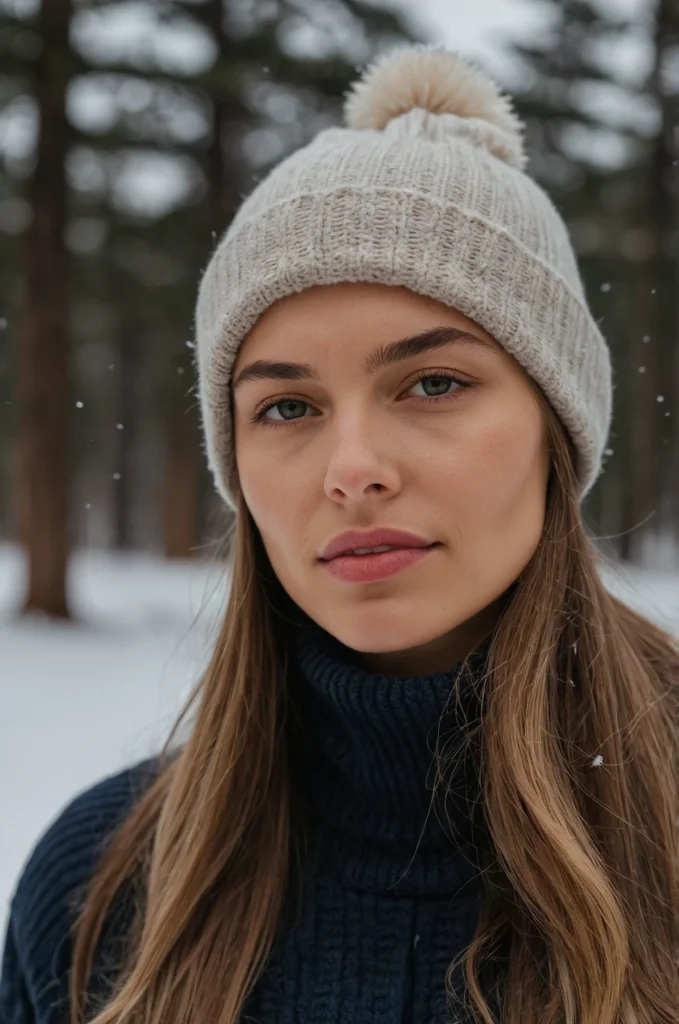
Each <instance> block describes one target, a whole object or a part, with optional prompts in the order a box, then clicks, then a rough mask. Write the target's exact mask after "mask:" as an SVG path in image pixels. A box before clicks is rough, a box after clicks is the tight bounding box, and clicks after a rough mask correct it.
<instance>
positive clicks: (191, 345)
mask: <svg viewBox="0 0 679 1024" xmlns="http://www.w3.org/2000/svg"><path fill="white" fill-rule="evenodd" d="M186 347H187V348H195V347H196V346H195V344H194V343H193V342H192V341H187V342H186Z"/></svg>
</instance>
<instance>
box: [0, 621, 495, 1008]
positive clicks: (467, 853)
mask: <svg viewBox="0 0 679 1024" xmlns="http://www.w3.org/2000/svg"><path fill="white" fill-rule="evenodd" d="M291 647H292V655H293V656H292V658H291V664H290V672H289V679H290V687H291V698H292V704H293V707H294V709H295V723H296V724H295V727H294V728H295V730H296V731H295V742H294V744H293V751H294V754H293V763H292V765H291V768H292V771H293V774H294V778H295V782H296V785H297V786H299V787H300V789H301V792H302V794H303V799H304V803H305V806H306V808H307V811H308V815H309V817H308V820H309V823H310V836H311V838H312V842H311V844H310V849H309V859H308V862H307V864H306V869H305V872H304V876H303V886H304V891H303V893H302V896H303V898H302V901H301V911H300V914H299V917H298V916H297V912H296V906H297V905H296V898H295V899H293V895H295V897H296V894H292V893H291V899H290V904H289V907H288V909H287V911H286V914H285V916H284V927H282V928H281V930H280V934H279V939H278V940H277V943H276V945H275V947H274V949H273V951H272V955H271V958H270V962H269V964H268V965H267V968H266V970H265V972H264V974H263V976H262V977H261V978H260V980H259V981H258V983H257V985H256V987H255V989H254V990H253V992H252V993H251V995H250V997H249V999H248V1002H247V1004H246V1007H245V1011H244V1014H243V1020H244V1021H249V1022H252V1024H254V1022H258V1024H397V1022H398V1024H444V1022H446V1021H448V1020H450V1019H457V1020H460V1021H462V1020H466V1018H465V1017H463V1016H461V1015H460V1016H458V1017H450V1016H449V1015H448V1014H447V1010H446V993H445V985H444V977H445V972H446V969H447V967H448V966H449V964H450V962H451V961H452V960H453V958H454V957H455V956H456V955H457V954H459V953H460V952H461V950H462V948H463V947H464V946H465V945H466V944H467V943H468V942H469V941H470V940H471V938H472V936H473V933H474V929H475V926H476V921H477V918H478V912H479V908H480V899H481V886H480V880H479V869H478V853H479V850H480V843H481V842H482V841H483V837H484V834H485V833H484V830H483V821H482V815H481V814H480V813H479V810H480V804H479V803H477V802H476V800H475V798H476V796H477V791H476V789H475V783H474V781H473V779H474V777H475V776H474V775H473V774H471V775H470V774H469V772H468V768H469V765H468V764H467V763H466V762H467V758H466V757H460V759H459V768H456V770H455V775H454V780H455V779H456V780H457V783H456V785H455V786H454V787H453V788H454V789H456V790H457V797H456V798H455V799H454V801H453V803H452V804H451V807H450V808H449V810H451V811H452V813H453V834H454V836H455V842H453V841H452V839H451V837H450V836H449V835H448V834H446V833H445V832H444V831H443V827H442V826H441V825H440V824H439V821H438V818H437V816H436V814H434V813H433V812H432V813H430V802H431V796H432V794H431V791H430V789H431V783H432V781H433V775H432V768H433V755H434V749H435V743H436V738H437V733H438V730H439V729H442V730H443V732H444V734H445V736H446V737H447V738H451V737H452V738H453V739H454V738H456V737H457V736H459V731H460V729H462V728H464V724H463V723H464V722H465V721H466V720H467V719H468V720H469V721H470V722H472V721H474V720H476V716H477V712H478V708H477V705H476V696H475V693H476V691H475V690H474V687H473V686H472V681H473V680H474V679H475V677H476V673H477V672H478V671H480V669H481V667H482V666H483V664H484V660H485V652H480V653H479V654H477V655H476V656H475V658H474V660H473V662H472V675H470V676H469V677H468V678H465V679H460V680H459V682H460V685H459V693H458V699H457V702H456V703H454V704H453V705H451V707H450V708H449V709H448V711H447V712H446V714H445V715H443V717H442V713H443V712H444V709H445V708H446V702H447V701H448V698H449V696H450V694H451V691H452V690H453V687H454V685H455V682H456V679H457V678H458V670H459V666H458V667H457V668H455V669H453V670H451V671H450V672H441V673H437V674H434V675H430V676H423V677H414V678H397V677H389V676H380V675H376V674H372V673H370V672H367V671H366V670H364V669H363V668H361V667H359V665H358V663H357V660H356V655H355V652H353V651H351V650H350V649H349V648H346V647H344V645H342V644H340V643H339V642H338V641H336V640H335V639H334V638H332V637H331V636H330V635H329V634H327V633H325V632H324V631H323V630H320V629H319V628H318V627H313V628H308V627H305V628H304V629H300V631H299V632H298V633H297V634H295V635H294V636H293V637H292V638H291ZM453 709H454V710H453ZM148 767H149V762H144V763H143V764H142V765H138V766H135V767H134V768H132V769H129V770H128V771H126V772H122V773H120V774H118V775H115V776H113V777H111V778H109V779H106V780H104V781H102V782H100V783H99V784H98V785H97V786H94V787H92V788H91V789H89V790H88V791H86V792H85V793H84V794H81V795H80V796H79V797H78V798H76V799H75V800H74V801H72V802H71V804H70V805H69V806H68V807H67V808H66V810H65V811H63V812H62V814H61V815H60V816H59V817H58V819H57V820H56V821H55V822H54V823H53V824H52V825H51V826H50V828H49V829H48V830H47V832H46V834H45V835H44V836H43V838H42V839H41V840H40V842H39V843H38V844H37V846H36V847H35V849H34V851H33V853H32V855H31V857H30V858H29V860H28V862H27V865H26V867H25V868H24V871H23V873H22V876H21V879H20V881H19V884H18V886H17V889H16V892H15V896H14V900H13V903H12V913H11V917H10V922H9V928H8V932H7V937H6V942H5V951H4V959H3V968H2V979H1V981H0V1020H1V1021H2V1024H64V1021H65V1018H64V1012H65V1007H66V993H67V970H68V962H69V957H70V951H71V945H70V938H69V935H68V928H69V925H70V923H71V921H72V911H71V910H70V909H69V906H70V899H71V897H72V896H73V893H74V891H76V890H77V889H78V887H79V886H82V885H83V884H85V883H86V882H87V880H88V879H89V877H90V876H91V873H92V871H93V868H94V864H95V862H96V856H97V853H98V851H99V850H100V848H101V843H102V841H103V839H104V837H105V836H106V835H107V834H108V833H109V832H110V830H111V829H112V828H113V827H114V826H115V824H117V822H119V821H120V820H121V819H122V818H123V817H124V814H125V813H126V812H127V811H128V810H129V808H130V807H131V805H132V802H133V800H134V798H135V795H136V794H138V793H139V792H141V788H142V781H143V780H144V779H145V778H150V777H151V775H150V773H149V772H148ZM468 805H471V806H472V807H473V808H476V810H475V811H474V810H472V809H470V807H468ZM293 905H294V907H295V910H294V912H293V910H292V907H293ZM124 920H128V918H125V917H124V916H120V915H118V916H117V917H116V923H115V925H113V924H111V922H110V921H109V923H108V925H107V931H106V939H105V942H104V943H103V945H102V948H101V949H100V951H99V954H98V958H97V963H98V964H99V965H101V964H102V963H103V962H104V961H103V959H102V958H105V957H106V956H109V957H110V951H111V949H112V948H113V945H114V943H115V941H116V939H117V938H118V939H119V938H120V928H121V925H120V922H121V921H124ZM97 969H98V970H100V969H101V968H100V967H99V968H97ZM93 991H96V985H95V986H93Z"/></svg>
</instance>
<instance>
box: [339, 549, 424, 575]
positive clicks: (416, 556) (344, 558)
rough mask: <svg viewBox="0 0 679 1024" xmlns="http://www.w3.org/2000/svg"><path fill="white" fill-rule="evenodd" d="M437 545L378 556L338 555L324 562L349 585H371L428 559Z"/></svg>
mask: <svg viewBox="0 0 679 1024" xmlns="http://www.w3.org/2000/svg"><path fill="white" fill-rule="evenodd" d="M434 547H435V545H431V546H430V547H426V548H394V549H393V550H392V551H383V552H382V553H381V554H377V555H337V557H336V558H332V559H330V561H329V562H322V563H321V564H322V565H324V566H325V568H326V569H327V570H328V572H331V573H332V575H333V576H336V577H337V579H339V580H345V581H346V582H348V583H371V582H373V581H374V580H383V579H386V578H387V577H388V576H394V575H395V574H396V573H397V572H401V571H402V570H403V569H407V568H408V567H409V566H411V565H414V563H415V562H420V561H421V560H422V559H423V558H426V557H427V555H428V554H429V552H430V551H433V550H434Z"/></svg>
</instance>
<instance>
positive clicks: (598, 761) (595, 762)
mask: <svg viewBox="0 0 679 1024" xmlns="http://www.w3.org/2000/svg"><path fill="white" fill-rule="evenodd" d="M603 763H604V759H603V757H602V756H601V754H597V756H596V757H595V758H594V760H593V761H592V764H591V767H592V768H599V767H600V766H601V765H602V764H603Z"/></svg>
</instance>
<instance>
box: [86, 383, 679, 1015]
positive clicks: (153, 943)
mask: <svg viewBox="0 0 679 1024" xmlns="http://www.w3.org/2000/svg"><path fill="white" fill-rule="evenodd" d="M540 398H541V403H542V405H543V407H544V409H545V415H546V421H547V429H548V436H549V444H550V451H551V475H550V480H549V484H548V491H547V500H546V514H545V525H544V531H543V535H542V538H541V540H540V543H539V546H538V548H537V550H536V552H535V554H534V556H533V558H532V559H531V561H530V562H529V564H528V565H527V566H526V568H525V569H524V571H523V572H522V573H521V575H520V577H519V578H518V580H517V581H516V582H515V584H514V585H513V588H512V592H511V597H510V599H509V600H508V601H507V603H506V606H505V607H504V609H503V612H502V614H501V616H500V619H499V621H498V623H497V625H496V627H495V629H494V630H493V634H492V637H491V639H490V644H489V648H488V662H487V667H486V670H485V675H484V678H483V717H482V722H481V751H482V756H481V759H480V764H481V790H480V793H481V797H482V800H483V806H484V813H485V819H486V822H487V827H488V832H489V835H490V840H491V847H492V850H493V854H494V856H493V862H492V863H491V864H490V865H489V867H488V869H487V870H485V871H484V872H483V884H484V900H483V905H482V909H481V914H480V918H479V921H478V926H477V930H476V933H475V936H474V939H473V941H472V942H471V944H470V945H469V946H468V947H467V948H466V949H465V950H464V951H463V953H462V954H461V955H460V957H458V958H456V961H454V963H452V964H451V965H450V969H449V971H448V975H447V981H448V984H449V991H450V992H451V1000H452V997H453V992H454V985H453V973H454V971H455V970H456V969H458V968H460V969H461V970H462V972H463V977H464V980H465V982H466V985H465V990H466V993H467V994H466V996H465V998H466V1000H467V1001H468V1006H469V1008H470V1011H471V1013H472V1016H473V1018H474V1019H475V1020H477V1021H480V1022H481V1021H482V1022H484V1024H491V1022H492V1024H496V1022H498V1021H499V1022H501V1024H676V1021H677V1020H679V965H678V956H677V954H678V950H679V941H678V939H679V927H678V925H679V885H678V874H677V872H678V867H677V864H678V859H679V858H678V854H679V848H678V847H679V843H678V836H677V822H678V814H679V756H678V755H679V743H678V739H677V712H678V705H679V701H678V689H679V645H678V643H677V641H676V640H675V638H674V637H673V636H672V635H671V634H670V633H669V632H667V631H664V630H663V629H662V628H660V627H659V626H657V625H655V624H653V623H652V622H651V621H649V620H648V619H647V618H645V617H644V616H643V615H641V614H639V613H638V612H636V611H633V610H632V609H631V608H629V607H627V606H626V605H625V604H624V603H623V602H622V601H621V600H619V599H618V598H616V597H614V596H613V595H612V594H611V593H610V592H609V591H608V590H607V589H606V588H605V587H604V584H603V582H602V581H601V579H600V576H599V572H598V569H599V563H600V562H601V561H602V559H603V556H602V555H601V553H600V552H598V551H597V549H596V548H595V546H594V543H593V541H592V540H591V539H590V537H589V536H588V534H587V532H586V528H585V526H584V524H583V522H582V518H581V512H580V502H579V499H578V494H577V486H576V478H575V472H574V452H573V448H572V445H571V443H570V439H569V438H568V436H567V434H566V433H565V431H564V429H563V428H562V426H561V423H560V421H559V420H558V418H557V416H556V415H555V414H554V413H553V411H552V410H551V407H550V406H549V405H548V404H547V403H546V401H544V399H542V396H540ZM230 569H231V587H230V592H229V596H228V604H227V607H226V612H225V616H224V620H223V624H222V626H221V631H220V633H219V636H218V640H217V643H216V645H215V648H214V652H213V654H212V657H211V661H210V662H209V665H208V667H207V669H206V671H205V673H204V674H203V676H202V678H201V679H200V681H199V683H198V685H197V687H196V688H195V690H194V692H193V694H192V696H191V698H190V700H189V701H188V702H187V705H186V707H185V708H184V710H183V712H182V715H181V716H180V718H179V720H178V722H177V723H176V725H175V727H174V728H173V730H172V732H171V734H170V736H169V738H168V740H167V742H166V744H165V745H164V747H163V750H162V752H161V754H160V757H159V761H158V764H159V768H158V771H157V773H156V775H155V776H154V778H153V781H151V783H150V784H149V786H148V787H147V788H146V790H145V792H144V793H143V795H142V796H141V797H140V799H139V800H138V801H137V803H136V804H135V805H134V807H133V809H132V811H131V813H129V815H128V816H127V817H126V818H125V820H124V822H123V823H122V825H120V826H119V827H118V828H117V829H116V830H115V831H114V832H113V834H112V836H111V839H110V841H109V842H108V844H107V847H106V849H105V852H104V854H103V856H102V858H101V861H100V863H99V865H98V868H97V871H96V873H95V875H94V878H93V879H92V881H91V885H90V887H89V891H88V894H87V898H86V902H85V904H84V907H83V909H82V912H81V914H80V916H79V919H78V921H77V927H76V941H75V946H74V951H73V964H72V972H71V977H70V1004H71V1024H80V1022H81V1021H82V1020H83V1019H85V1015H86V1014H88V1015H89V1013H90V1012H91V1009H92V1008H91V1007H89V1006H88V1003H87V996H86V993H87V989H88V983H89V982H90V980H91V972H92V965H93V963H94V957H95V950H96V949H97V943H98V942H99V941H100V940H101V936H102V929H103V928H104V925H105V923H106V921H107V917H108V914H109V912H110V910H111V906H112V904H113V903H114V900H115V897H116V894H117V893H119V892H120V891H122V889H123V888H124V887H125V886H126V885H129V884H130V883H131V881H132V880H134V881H135V885H134V889H133V891H134V893H135V894H136V896H135V899H136V904H135V906H136V913H135V917H134V921H133V924H132V925H131V926H130V929H129V933H128V949H127V953H126V956H125V957H123V958H122V962H121V965H120V970H119V972H118V974H117V977H116V978H115V983H114V984H113V985H112V987H111V991H110V992H109V993H108V995H107V999H106V1000H105V1006H103V1007H102V1006H101V1005H99V1006H98V1007H95V1009H96V1010H97V1011H98V1012H97V1013H96V1016H94V1018H93V1020H94V1021H95V1022H96V1024H205V1022H206V1021H210V1022H211V1024H236V1022H237V1021H238V1020H239V1017H240V1014H241V1012H242V1009H243V1006H244V1003H245V1001H246V999H247V997H248V994H249V993H250V992H251V991H252V989H253V987H254V985H255V983H256V981H257V979H258V977H259V976H260V975H261V973H262V971H263V970H264V969H265V967H266V963H267V958H268V956H269V954H270V952H271V949H272V945H273V941H274V939H275V936H276V932H277V928H278V926H279V923H280V920H281V915H282V913H283V906H284V894H285V893H286V890H287V888H288V885H289V884H290V882H291V879H292V878H293V875H295V877H296V873H297V872H301V870H302V865H303V854H304V849H303V846H304V838H303V837H304V828H303V825H302V818H301V816H300V815H299V814H298V811H297V808H296V802H295V792H294V787H293V786H292V784H291V775H290V770H289V769H290V762H289V734H288V728H287V724H288V721H289V708H288V707H287V705H286V686H285V679H286V670H287V654H286V649H285V643H284V635H285V631H284V628H281V622H282V621H283V620H282V616H281V613H280V609H281V605H280V604H279V602H278V598H277V597H276V594H277V593H278V592H277V581H276V580H275V578H274V576H273V573H272V570H271V566H270V564H269V563H268V559H267V558H266V554H265V552H264V549H263V546H262V544H261V539H258V533H257V530H256V528H255V527H254V525H253V522H252V520H251V517H250V515H249V512H248V510H247V508H246V506H245V505H244V503H243V501H242V498H241V500H240V508H239V510H238V516H237V518H236V521H235V527H234V536H233V537H232V539H231V549H230ZM281 589H282V588H281ZM279 596H280V595H279ZM194 708H195V720H194V721H193V723H192V729H191V732H190V736H189V738H188V740H187V741H186V742H185V743H184V744H183V745H182V746H181V747H180V748H179V749H174V748H173V743H174V740H175V737H176V734H177V731H178V728H179V726H180V723H181V722H183V721H184V719H185V717H186V716H187V715H188V713H189V711H190V710H191V709H194ZM439 753H440V757H439V763H438V777H437V783H438V785H437V789H438V787H441V788H442V789H444V788H445V784H446V778H447V777H448V774H449V763H450V762H449V758H447V757H446V755H445V753H444V752H439ZM500 953H502V956H500ZM495 961H498V962H499V961H502V962H503V963H504V965H505V969H504V970H503V971H501V972H499V973H498V974H496V975H495V976H494V975H492V973H488V974H487V977H488V978H489V979H490V978H492V977H495V978H496V980H495V981H494V982H493V985H492V991H491V988H490V987H489V986H487V985H484V984H483V983H482V982H483V978H484V977H485V976H486V973H485V972H486V970H487V968H488V967H489V965H491V964H492V963H493V962H495ZM496 1008H497V1009H496Z"/></svg>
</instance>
